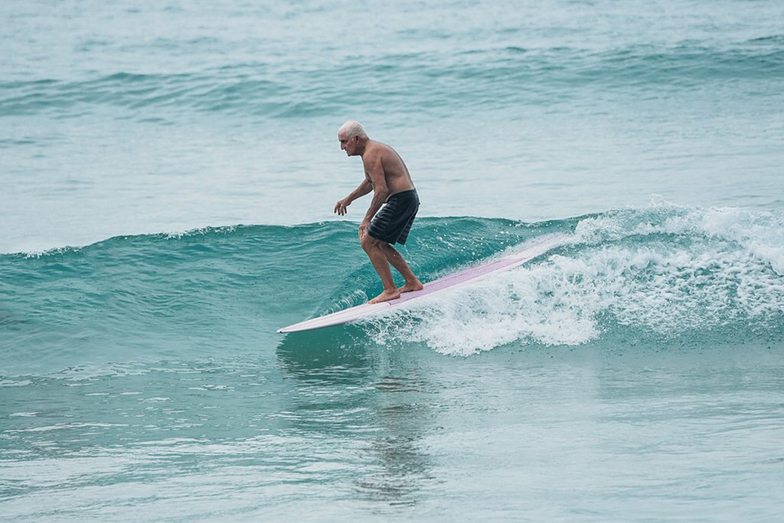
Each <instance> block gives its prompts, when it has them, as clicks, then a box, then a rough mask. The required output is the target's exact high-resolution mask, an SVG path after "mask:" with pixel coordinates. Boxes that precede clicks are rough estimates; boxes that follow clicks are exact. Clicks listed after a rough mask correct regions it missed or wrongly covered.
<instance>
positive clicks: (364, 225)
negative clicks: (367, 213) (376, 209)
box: [359, 220, 370, 241]
mask: <svg viewBox="0 0 784 523" xmlns="http://www.w3.org/2000/svg"><path fill="white" fill-rule="evenodd" d="M368 227H370V220H362V223H360V224H359V241H362V239H363V238H364V237H365V235H366V234H367V230H368Z"/></svg>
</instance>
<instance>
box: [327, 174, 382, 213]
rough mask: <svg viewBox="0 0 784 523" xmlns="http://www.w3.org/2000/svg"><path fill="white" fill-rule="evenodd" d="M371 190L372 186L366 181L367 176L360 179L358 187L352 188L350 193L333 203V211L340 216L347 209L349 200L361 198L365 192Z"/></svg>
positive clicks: (349, 203)
mask: <svg viewBox="0 0 784 523" xmlns="http://www.w3.org/2000/svg"><path fill="white" fill-rule="evenodd" d="M372 190H373V186H372V185H370V182H369V181H367V178H365V179H364V180H362V183H360V184H359V187H357V188H356V189H354V191H352V193H351V194H349V195H348V196H346V197H345V198H343V199H342V200H338V203H336V204H335V212H336V213H338V214H339V215H340V216H343V215H344V214H346V212H347V211H348V206H349V205H351V202H353V201H354V200H356V199H357V198H362V197H363V196H365V195H366V194H367V193H369V192H370V191H372Z"/></svg>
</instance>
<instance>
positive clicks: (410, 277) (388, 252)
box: [380, 242, 424, 292]
mask: <svg viewBox="0 0 784 523" xmlns="http://www.w3.org/2000/svg"><path fill="white" fill-rule="evenodd" d="M380 244H381V250H382V251H383V252H384V256H386V258H387V261H388V262H389V263H391V264H392V267H394V268H395V270H397V272H399V273H400V274H401V275H402V276H403V279H404V280H406V283H405V285H403V286H402V287H400V288H399V289H398V290H399V291H400V292H412V291H421V290H422V289H423V288H424V285H422V282H421V281H419V279H418V278H417V277H416V276H414V273H413V272H411V269H410V268H409V266H408V263H406V260H405V258H403V255H402V254H400V253H399V252H398V250H397V249H395V248H394V247H392V246H391V245H390V244H388V243H387V242H380Z"/></svg>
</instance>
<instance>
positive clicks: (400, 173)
mask: <svg viewBox="0 0 784 523" xmlns="http://www.w3.org/2000/svg"><path fill="white" fill-rule="evenodd" d="M379 157H380V159H381V165H382V166H383V168H384V178H385V179H386V183H387V190H388V191H389V195H390V196H391V195H393V194H397V193H399V192H403V191H410V190H412V189H414V182H413V181H412V180H411V174H410V173H409V172H408V167H406V164H405V162H403V159H402V158H401V157H400V155H399V154H397V151H395V150H394V149H393V148H392V147H390V146H388V145H387V144H385V143H381V142H377V141H375V140H368V143H367V146H366V148H365V154H364V155H363V156H362V162H363V164H364V167H365V176H367V177H368V180H369V179H370V178H369V176H368V171H369V169H370V166H371V165H373V164H374V163H375V162H376V161H378V158H379Z"/></svg>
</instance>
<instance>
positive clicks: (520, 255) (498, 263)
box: [278, 233, 569, 333]
mask: <svg viewBox="0 0 784 523" xmlns="http://www.w3.org/2000/svg"><path fill="white" fill-rule="evenodd" d="M568 238H569V236H568V235H567V234H561V233H554V234H547V235H544V236H540V237H538V238H534V239H532V240H529V241H527V242H525V243H524V244H523V247H522V249H521V250H519V251H517V252H515V253H514V254H510V255H508V256H504V257H503V258H499V259H497V260H493V261H489V262H485V263H482V264H479V265H477V266H476V267H470V268H468V269H463V270H461V271H458V272H456V273H453V274H450V275H448V276H444V277H443V278H439V279H437V280H433V281H431V282H429V283H426V284H425V286H424V288H423V289H422V290H419V291H414V292H407V293H405V294H401V295H400V298H396V299H394V300H389V301H385V302H381V303H372V304H371V303H364V304H362V305H357V306H355V307H351V308H349V309H345V310H342V311H338V312H333V313H331V314H327V315H324V316H319V317H317V318H313V319H310V320H305V321H301V322H299V323H295V324H294V325H289V326H288V327H283V328H282V329H278V332H279V333H289V332H300V331H307V330H313V329H321V328H324V327H332V326H334V325H343V324H344V323H350V322H353V321H357V320H360V319H362V318H366V317H367V316H371V315H374V314H378V313H380V312H382V311H387V310H390V309H392V308H397V307H401V306H403V305H405V304H409V303H411V302H412V301H414V300H417V299H419V298H423V297H425V296H433V295H434V294H437V293H439V292H444V291H446V290H449V289H455V288H457V287H461V286H463V285H466V284H467V283H473V282H475V281H477V280H478V279H480V278H482V277H485V276H488V275H490V274H493V273H497V272H500V271H506V270H509V269H513V268H515V267H517V266H519V265H522V264H523V263H525V262H527V261H530V260H532V259H533V258H536V257H538V256H541V255H542V254H545V253H546V252H547V251H549V250H551V249H553V248H555V247H558V246H560V245H563V244H564V243H566V241H567V239H568Z"/></svg>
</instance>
